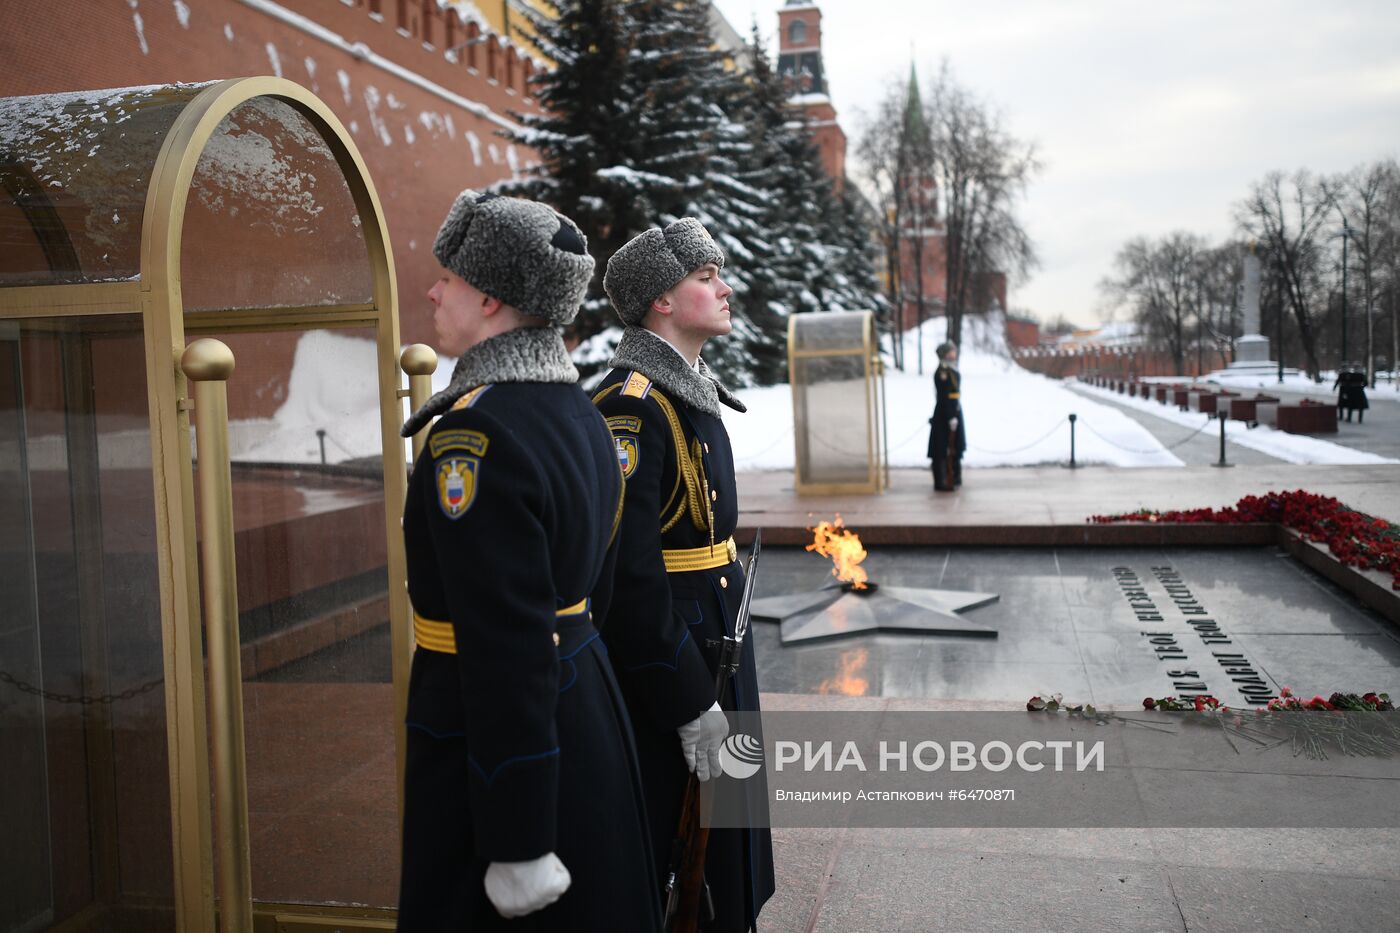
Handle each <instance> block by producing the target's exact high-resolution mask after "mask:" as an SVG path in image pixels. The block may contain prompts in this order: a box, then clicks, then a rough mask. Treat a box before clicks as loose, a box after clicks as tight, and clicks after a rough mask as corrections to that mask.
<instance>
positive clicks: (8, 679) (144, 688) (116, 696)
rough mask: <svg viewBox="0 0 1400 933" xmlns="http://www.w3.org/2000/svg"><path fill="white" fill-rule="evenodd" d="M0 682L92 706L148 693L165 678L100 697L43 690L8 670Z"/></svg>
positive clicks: (59, 700)
mask: <svg viewBox="0 0 1400 933" xmlns="http://www.w3.org/2000/svg"><path fill="white" fill-rule="evenodd" d="M0 683H7V684H9V685H10V686H12V687H14V688H15V689H16V690H18V691H19V692H20V693H27V694H29V695H30V696H36V697H42V698H43V699H45V700H52V701H53V702H55V703H77V704H80V705H82V706H93V705H95V704H101V705H103V706H107V705H110V704H112V703H118V702H121V701H123V700H131V699H135V698H136V697H139V696H141V694H143V693H150V692H151V691H152V690H154V689H155V688H156V687H159V686H160V685H161V684H163V683H165V678H164V677H157V678H156V679H155V680H152V681H150V682H149V683H144V684H142V685H141V686H139V687H131V688H130V689H128V690H123V691H122V692H121V693H107V694H103V695H102V696H100V697H90V696H83V695H81V694H73V693H57V692H55V691H52V690H44V689H43V688H41V687H36V686H34V685H33V684H27V683H25V682H24V681H22V680H16V679H15V677H14V676H13V675H11V674H10V672H9V671H0Z"/></svg>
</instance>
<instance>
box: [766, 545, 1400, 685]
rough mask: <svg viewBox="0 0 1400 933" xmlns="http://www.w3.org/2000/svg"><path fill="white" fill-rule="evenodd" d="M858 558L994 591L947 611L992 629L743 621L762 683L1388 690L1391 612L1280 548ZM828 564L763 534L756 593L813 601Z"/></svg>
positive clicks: (880, 574)
mask: <svg viewBox="0 0 1400 933" xmlns="http://www.w3.org/2000/svg"><path fill="white" fill-rule="evenodd" d="M863 566H864V567H865V568H866V569H867V571H868V572H869V574H870V577H871V579H873V580H878V581H880V583H881V588H882V589H888V590H890V591H892V592H899V591H901V590H906V589H920V588H922V589H936V590H953V591H961V592H964V593H970V594H990V593H996V594H997V595H998V597H999V598H998V599H997V600H996V601H995V602H990V603H984V604H981V605H980V606H978V608H976V609H975V610H971V611H966V612H965V615H959V616H955V618H957V619H960V620H962V621H963V622H964V623H966V622H973V621H975V622H976V623H978V624H979V625H981V626H985V627H987V628H989V629H992V630H995V631H996V632H997V633H998V637H996V638H987V637H977V636H975V635H960V634H947V633H946V632H945V633H942V634H927V633H920V632H918V631H908V630H905V631H902V632H892V631H874V630H869V631H866V632H864V633H855V634H851V635H849V636H848V637H846V638H843V639H839V640H830V639H828V640H821V641H815V642H810V643H805V644H784V643H783V640H782V638H781V633H780V631H779V630H778V627H775V626H771V625H755V626H754V627H753V628H752V630H751V638H752V650H753V651H754V652H755V659H756V661H757V663H758V674H759V686H760V689H762V690H764V691H766V692H786V693H813V694H844V695H848V696H879V697H904V698H920V697H922V698H928V699H956V700H984V701H997V702H1005V701H1021V700H1025V699H1027V698H1029V697H1030V696H1032V695H1036V694H1045V693H1055V692H1059V693H1063V694H1064V696H1065V698H1066V700H1067V701H1071V702H1089V703H1093V704H1095V705H1097V706H1113V705H1133V704H1140V703H1141V701H1142V700H1143V698H1145V697H1148V696H1152V697H1161V696H1167V695H1175V696H1180V697H1187V698H1189V697H1194V696H1198V695H1213V696H1215V697H1217V698H1219V699H1220V700H1221V702H1223V703H1225V704H1227V705H1230V706H1234V707H1241V708H1249V707H1261V706H1263V705H1265V704H1267V702H1268V700H1269V699H1270V698H1272V697H1275V696H1277V695H1278V692H1279V690H1280V689H1281V688H1282V687H1284V686H1289V687H1292V688H1293V689H1294V690H1295V692H1299V693H1306V694H1307V696H1312V695H1313V694H1314V693H1322V694H1324V695H1327V694H1330V693H1331V692H1332V691H1334V690H1340V691H1344V692H1349V691H1357V692H1365V691H1369V690H1376V691H1389V692H1390V693H1391V694H1392V696H1395V695H1400V634H1397V631H1396V629H1395V627H1394V626H1392V625H1391V624H1390V623H1388V622H1387V621H1386V620H1385V619H1383V618H1382V617H1380V616H1379V615H1377V614H1376V613H1374V612H1373V611H1371V610H1370V609H1368V608H1366V607H1364V606H1362V605H1361V604H1360V603H1358V602H1357V601H1355V600H1354V599H1353V598H1352V597H1351V596H1350V595H1349V594H1348V593H1346V592H1345V591H1343V590H1341V589H1339V588H1338V587H1336V586H1335V585H1333V584H1331V583H1330V582H1328V581H1327V580H1325V579H1324V578H1322V577H1320V576H1318V575H1317V574H1315V573H1313V572H1312V571H1310V570H1308V569H1307V568H1306V567H1304V566H1302V565H1301V564H1299V563H1297V562H1296V561H1294V560H1293V559H1292V558H1291V557H1289V556H1288V555H1287V554H1286V553H1285V552H1284V551H1283V550H1281V549H1279V548H1274V547H1267V548H1249V547H1228V548H1209V549H1182V548H1178V549H1171V548H1167V549H1163V548H1124V549H1112V548H1060V549H1052V548H966V547H963V548H885V549H879V548H877V549H873V550H872V551H871V553H870V555H869V557H868V558H867V559H866V560H865V562H864V564H863ZM830 567H831V564H830V563H829V562H828V561H825V560H824V559H822V558H820V557H817V556H815V555H813V554H809V553H806V552H804V551H802V550H800V549H785V548H777V547H773V548H769V549H766V550H765V552H764V557H763V568H762V572H761V574H760V578H759V580H758V582H757V586H756V597H757V598H756V600H755V605H756V606H758V605H761V604H763V601H764V600H765V599H771V598H774V597H783V598H788V599H791V594H799V593H805V594H808V595H807V597H806V598H807V599H809V600H810V602H808V603H807V604H806V605H805V606H804V607H803V609H804V610H805V611H807V612H811V611H812V609H813V608H815V607H817V606H818V605H819V604H824V603H825V602H827V601H830V600H831V598H832V597H831V596H830V595H826V596H823V595H821V594H823V593H826V594H830V593H831V592H832V591H831V590H826V589H824V588H823V587H824V585H825V584H826V582H827V581H829V580H830V575H829V570H830ZM837 592H839V590H838V591H837ZM842 598H846V597H844V596H843V597H842ZM851 598H859V597H851ZM794 605H798V604H796V603H794Z"/></svg>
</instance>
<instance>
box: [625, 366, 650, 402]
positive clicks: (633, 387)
mask: <svg viewBox="0 0 1400 933" xmlns="http://www.w3.org/2000/svg"><path fill="white" fill-rule="evenodd" d="M650 393H651V380H650V379H648V378H647V377H646V376H643V375H642V374H641V373H636V372H634V373H628V374H627V378H626V379H625V380H623V382H622V394H623V395H625V396H627V397H629V398H646V397H647V396H648V395H649V394H650Z"/></svg>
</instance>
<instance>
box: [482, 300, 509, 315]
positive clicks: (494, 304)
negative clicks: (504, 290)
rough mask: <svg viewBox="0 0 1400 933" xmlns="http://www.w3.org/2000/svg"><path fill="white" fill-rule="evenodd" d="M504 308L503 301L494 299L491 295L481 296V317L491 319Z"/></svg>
mask: <svg viewBox="0 0 1400 933" xmlns="http://www.w3.org/2000/svg"><path fill="white" fill-rule="evenodd" d="M502 307H504V304H503V303H502V301H501V299H499V298H492V297H491V296H490V295H482V296H481V316H482V317H490V316H491V315H493V314H495V313H496V312H497V311H499V310H501V308H502Z"/></svg>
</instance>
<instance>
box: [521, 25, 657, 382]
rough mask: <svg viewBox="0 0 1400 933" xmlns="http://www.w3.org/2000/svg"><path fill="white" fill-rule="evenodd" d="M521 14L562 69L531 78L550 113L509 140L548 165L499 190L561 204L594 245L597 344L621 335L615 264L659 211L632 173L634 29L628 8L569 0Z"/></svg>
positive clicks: (586, 314) (578, 326) (589, 315)
mask: <svg viewBox="0 0 1400 933" xmlns="http://www.w3.org/2000/svg"><path fill="white" fill-rule="evenodd" d="M521 12H522V13H523V14H524V15H526V16H528V17H529V18H530V20H531V23H532V25H533V27H534V30H535V36H536V39H535V41H536V44H537V45H538V46H539V49H540V52H541V53H542V54H544V55H546V56H548V57H549V58H550V59H552V60H553V61H554V62H555V67H554V68H553V69H552V70H543V69H542V70H540V71H536V72H535V73H534V74H533V75H532V76H531V86H532V88H533V93H534V95H535V98H536V99H537V100H538V101H539V103H540V107H541V111H542V112H541V113H540V114H521V113H514V114H513V116H514V117H515V118H516V120H517V122H519V123H520V125H521V126H522V128H523V129H522V130H521V131H519V132H513V133H503V134H502V135H505V136H506V137H507V138H508V139H510V140H511V141H512V142H518V143H523V144H525V145H527V146H531V147H533V148H534V150H535V151H536V152H537V153H539V157H540V162H539V164H538V166H536V167H535V168H534V170H533V171H532V172H531V173H530V174H528V175H526V176H524V177H522V178H517V179H512V180H509V181H506V182H502V183H501V184H499V185H497V186H496V190H497V191H500V192H502V193H506V194H518V195H522V196H524V197H529V198H535V199H537V200H540V201H544V202H545V203H547V204H550V205H552V206H553V207H554V208H556V209H557V210H559V211H561V212H562V213H564V214H566V215H568V216H569V217H570V218H572V219H573V220H574V222H575V223H577V224H578V225H579V228H580V229H581V230H582V231H583V233H584V235H585V236H587V237H588V248H589V252H590V253H592V254H593V256H594V258H595V259H597V260H598V265H597V268H596V272H595V274H594V276H593V281H592V282H591V283H590V284H589V289H588V297H587V298H586V300H585V302H584V306H583V310H582V311H581V312H580V314H579V317H578V319H577V321H576V323H575V325H574V329H573V333H572V336H573V337H575V338H576V339H579V340H583V341H589V340H590V339H591V338H593V337H595V336H596V335H597V334H599V332H601V331H603V330H606V329H608V328H609V327H612V328H613V329H614V330H616V326H615V325H616V324H617V318H616V316H615V315H614V314H613V312H612V307H611V305H610V304H609V303H608V298H607V295H606V293H605V292H604V291H603V272H604V270H605V269H606V268H607V261H608V257H610V256H612V254H613V253H614V252H616V251H617V249H618V247H620V246H621V245H622V244H623V243H626V242H627V240H628V239H629V238H630V237H631V236H632V235H633V232H634V231H636V230H640V229H645V228H646V227H647V226H648V225H649V223H650V217H651V214H650V213H649V203H648V201H647V199H646V198H644V197H638V196H637V195H638V192H637V187H638V186H637V179H636V178H635V177H633V175H632V173H631V172H629V171H628V169H629V167H630V165H631V162H632V158H633V145H632V131H633V126H632V120H633V105H632V102H631V101H630V100H629V99H628V95H629V94H630V93H631V87H630V85H629V82H628V69H629V67H630V64H629V61H628V56H629V55H630V54H631V49H632V36H631V27H630V23H629V21H628V18H627V16H626V14H625V12H624V10H623V6H622V3H621V2H620V0H565V2H559V3H556V4H552V5H551V7H550V9H549V10H548V11H547V12H537V11H533V10H521ZM550 14H553V15H550ZM666 183H667V184H669V180H667V182H666ZM600 343H606V341H600ZM612 343H613V344H616V337H615V336H614V337H613V340H612ZM610 349H611V348H610V346H609V347H600V349H599V352H598V353H597V354H595V355H599V356H601V362H603V363H606V361H607V359H608V357H609V356H610V355H611V352H610ZM596 362H598V361H595V363H596ZM595 368H596V366H595Z"/></svg>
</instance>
